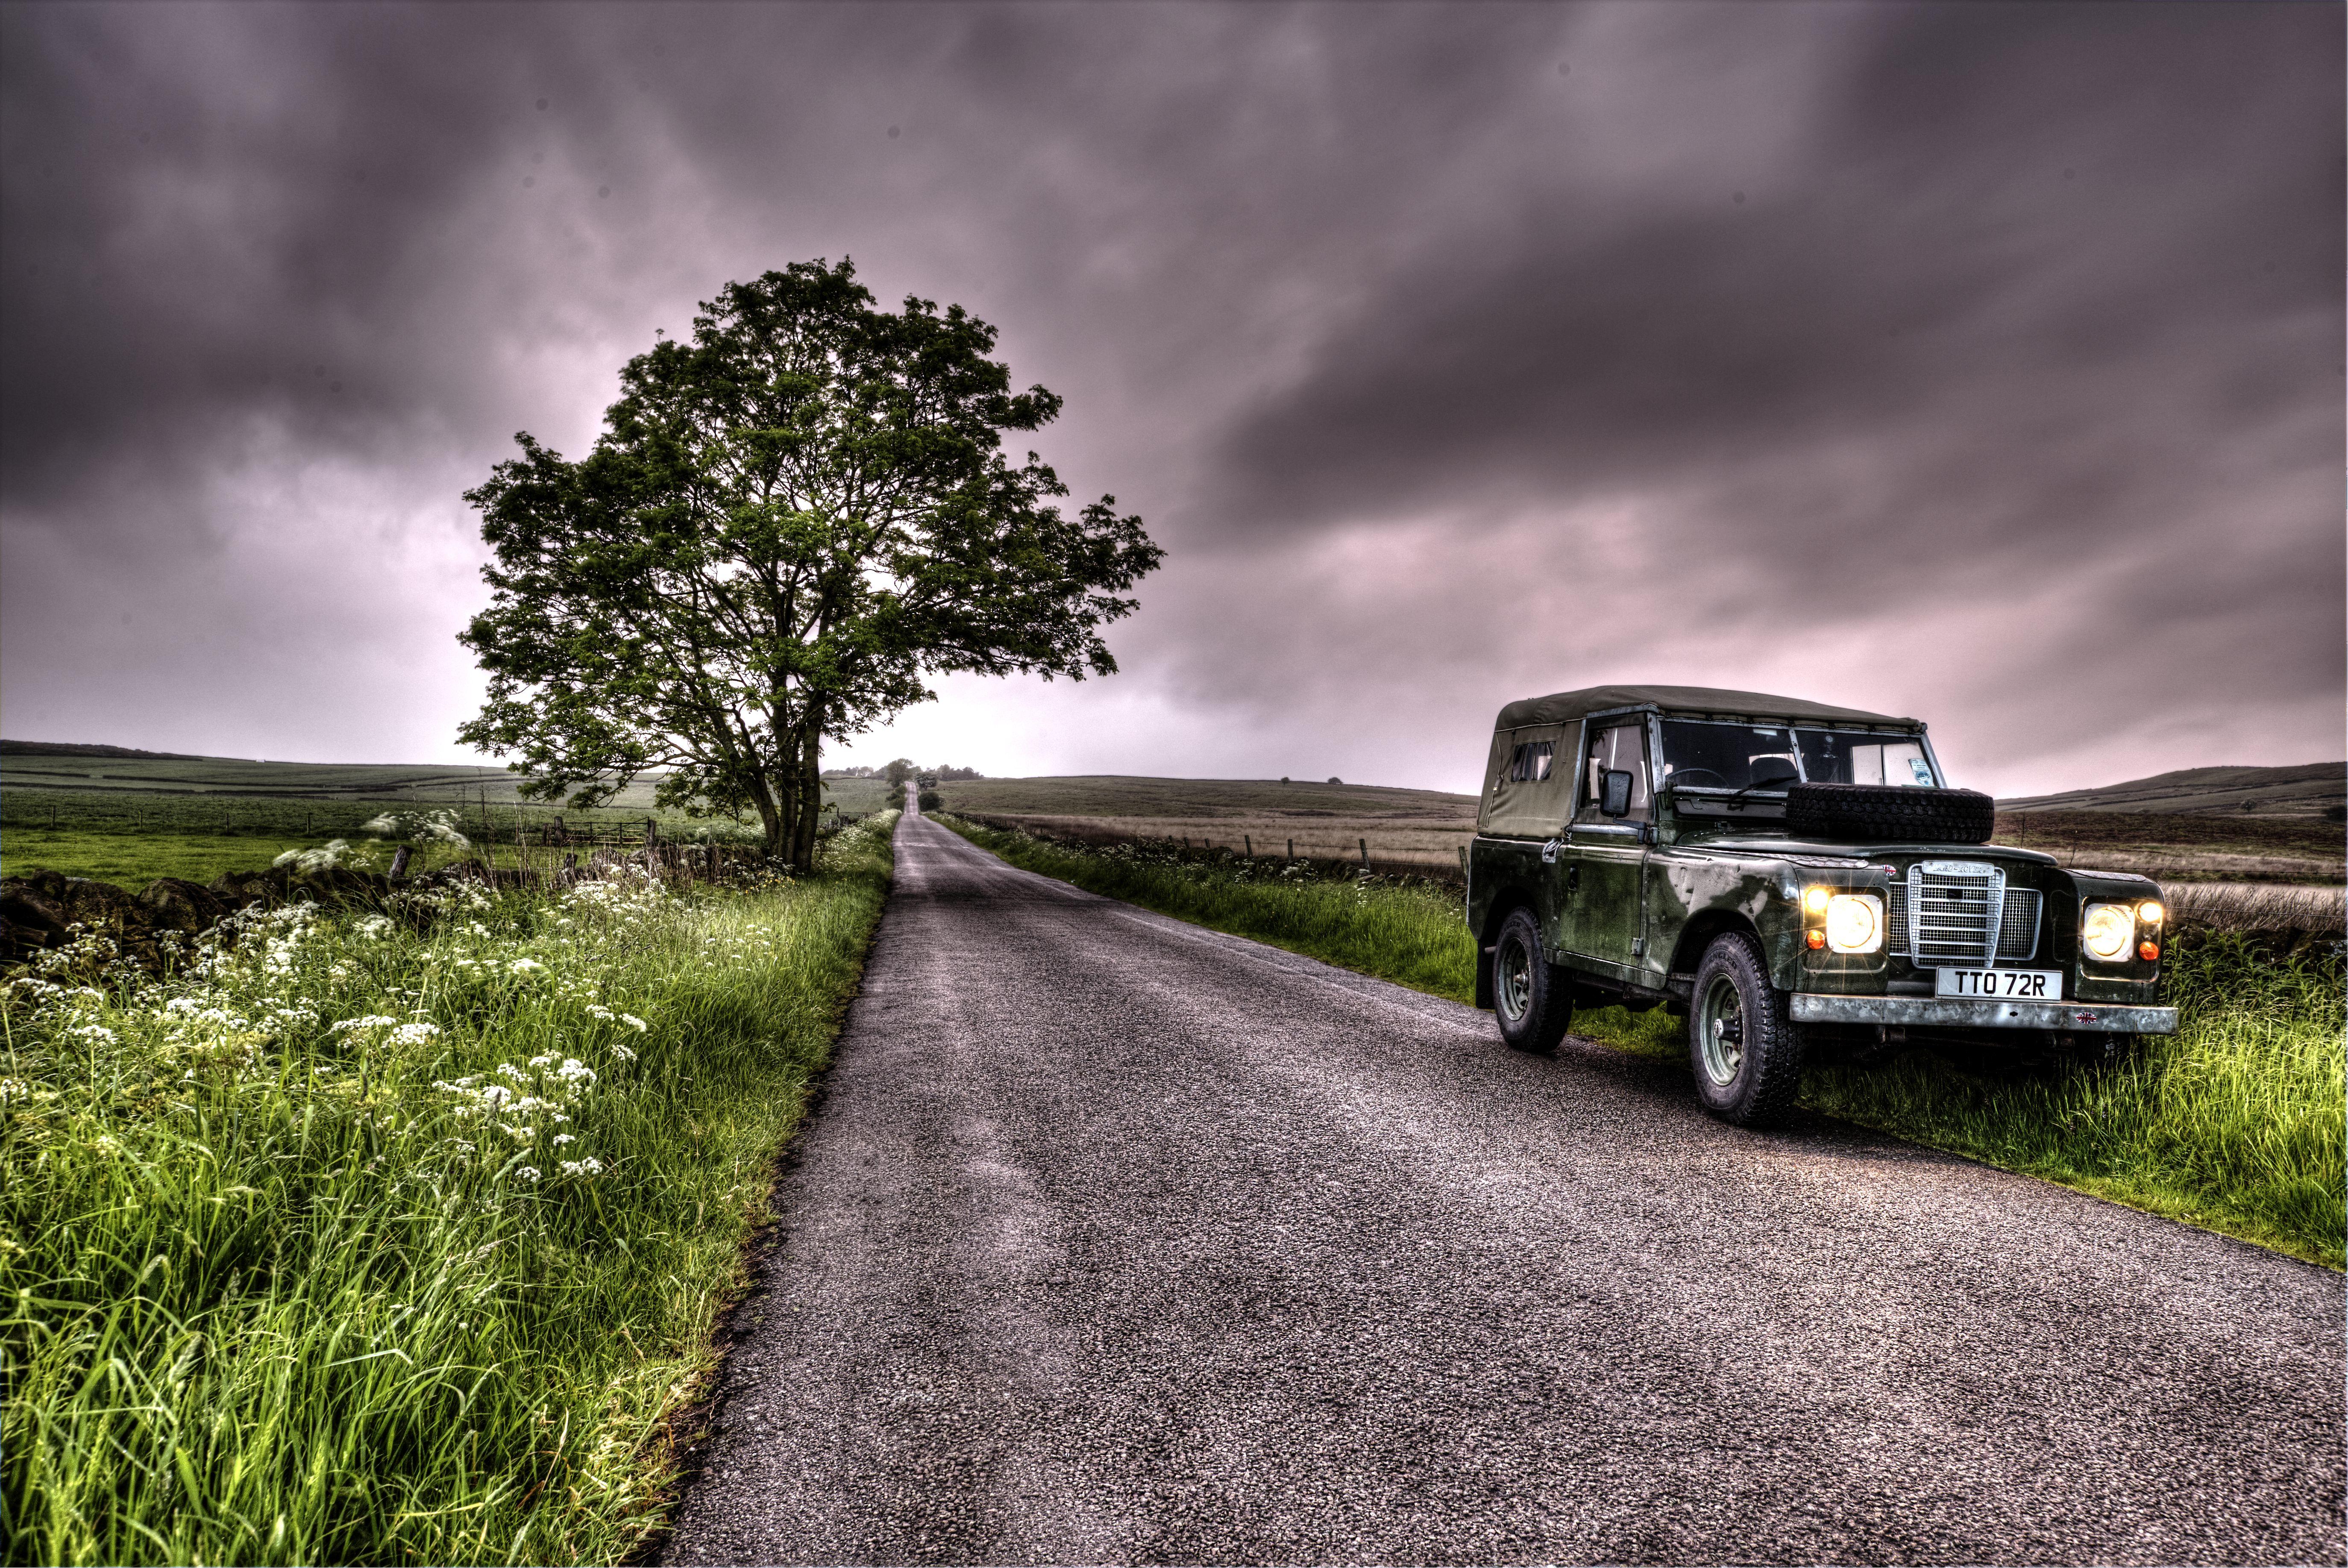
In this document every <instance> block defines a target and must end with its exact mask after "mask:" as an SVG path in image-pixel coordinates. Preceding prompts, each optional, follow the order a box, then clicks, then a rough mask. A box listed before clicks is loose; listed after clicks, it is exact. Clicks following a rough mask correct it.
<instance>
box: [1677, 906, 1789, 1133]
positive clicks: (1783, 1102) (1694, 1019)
mask: <svg viewBox="0 0 2348 1568" xmlns="http://www.w3.org/2000/svg"><path fill="white" fill-rule="evenodd" d="M1688 1065H1689V1066H1691V1067H1692V1068H1694V1069H1695V1093H1696V1098H1697V1099H1700V1100H1702V1101H1703V1102H1704V1109H1706V1110H1708V1111H1710V1112H1712V1114H1713V1115H1715V1116H1716V1117H1718V1118H1720V1119H1721V1120H1723V1121H1725V1122H1730V1123H1733V1124H1734V1125H1735V1126H1738V1127H1766V1126H1768V1125H1769V1124H1770V1123H1772V1122H1775V1121H1779V1120H1782V1119H1784V1118H1785V1115H1786V1113H1787V1111H1789V1110H1791V1109H1793V1107H1794V1096H1795V1094H1796V1093H1797V1091H1798V1090H1799V1089H1800V1088H1801V1087H1802V1026H1801V1025H1799V1024H1797V1023H1796V1022H1794V1020H1793V1019H1791V1018H1789V1017H1787V1016H1786V994H1785V993H1784V992H1783V991H1780V990H1778V989H1777V988H1776V986H1774V985H1770V984H1769V966H1768V965H1766V963H1764V962H1763V961H1762V957H1761V945H1760V944H1758V943H1756V942H1755V941H1754V940H1753V938H1752V937H1750V936H1747V935H1746V934H1744V933H1743V932H1738V931H1732V932H1727V933H1725V934H1722V935H1720V936H1716V937H1715V938H1714V939H1713V943H1712V945H1711V946H1710V947H1708V948H1706V949H1704V962H1703V963H1701V964H1699V965H1696V970H1695V996H1694V1001H1693V1002H1691V1003H1690V1004H1689V1006H1688Z"/></svg>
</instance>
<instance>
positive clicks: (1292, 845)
mask: <svg viewBox="0 0 2348 1568" xmlns="http://www.w3.org/2000/svg"><path fill="white" fill-rule="evenodd" d="M1288 858H1289V859H1290V860H1292V861H1293V860H1294V859H1295V858H1296V841H1295V840H1294V839H1291V840H1289V841H1288Z"/></svg>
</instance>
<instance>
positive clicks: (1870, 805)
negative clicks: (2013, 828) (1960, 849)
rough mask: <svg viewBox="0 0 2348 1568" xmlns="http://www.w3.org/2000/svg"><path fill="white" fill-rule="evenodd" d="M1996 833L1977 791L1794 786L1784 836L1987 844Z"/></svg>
mask: <svg viewBox="0 0 2348 1568" xmlns="http://www.w3.org/2000/svg"><path fill="white" fill-rule="evenodd" d="M1996 828H1997V802H1996V801H1995V800H1993V799H1991V798H1990V797H1988V796H1987V795H1984V794H1982V792H1981V791H1980V790H1978V789H1899V788H1897V787H1895V786H1892V785H1889V784H1796V785H1794V786H1792V787H1791V788H1790V789H1787V791H1786V830H1787V832H1789V833H1791V834H1793V835H1794V837H1796V838H1797V839H1835V840H1843V841H1854V840H1858V841H1863V840H1885V839H1890V840H1898V841H1907V842H1910V843H1924V844H1985V843H1987V842H1989V836H1990V834H1991V833H1992V832H1993V831H1994V830H1996Z"/></svg>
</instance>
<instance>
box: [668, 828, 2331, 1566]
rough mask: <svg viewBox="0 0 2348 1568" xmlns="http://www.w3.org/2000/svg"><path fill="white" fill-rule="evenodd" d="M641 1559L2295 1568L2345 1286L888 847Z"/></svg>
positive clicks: (2325, 1556)
mask: <svg viewBox="0 0 2348 1568" xmlns="http://www.w3.org/2000/svg"><path fill="white" fill-rule="evenodd" d="M780 1209H781V1212H782V1213H783V1214H784V1215H785V1227H786V1228H785V1231H784V1233H783V1234H782V1237H781V1239H780V1241H779V1243H778V1245H776V1246H774V1247H773V1248H772V1249H770V1250H769V1251H767V1253H765V1254H764V1255H763V1257H762V1259H761V1261H760V1263H759V1265H758V1269H759V1284H758V1288H757V1295H755V1296H754V1297H753V1298H752V1299H751V1300H750V1301H749V1302H748V1303H747V1305H746V1306H745V1307H744V1309H743V1312H742V1314H741V1323H742V1327H743V1334H742V1336H741V1337H740V1339H739V1340H738V1341H737V1342H736V1345H735V1346H734V1348H733V1351H732V1354H731V1356H730V1358H729V1360H728V1363H727V1367H726V1372H725V1374H724V1376H723V1381H722V1387H721V1393H720V1403H719V1405H718V1408H717V1412H716V1420H715V1426H714V1429H713V1435H712V1437H711V1439H710V1441H709V1443H708V1444H707V1446H706V1447H705V1449H704V1450H703V1451H702V1455H701V1461H700V1462H701V1464H702V1466H703V1470H702V1473H701V1478H700V1479H699V1480H697V1481H696V1482H695V1484H694V1485H693V1486H692V1488H691V1489H690V1490H689V1491H688V1492H687V1493H686V1496H685V1502H684V1505H683V1508H682V1511H681V1515H680V1518H679V1521H678V1523H677V1527H676V1531H675V1535H674V1536H673V1537H672V1538H671V1540H670V1542H669V1544H668V1547H667V1553H668V1560H670V1561H672V1562H675V1563H720V1562H767V1563H931V1562H949V1563H1118V1562H1134V1561H1140V1562H1182V1563H1231V1562H1270V1561H1278V1562H1295V1563H1322V1562H1347V1563H1351V1562H1364V1561H1376V1562H1498V1561H1524V1562H1553V1563H1554V1562H1565V1563H1574V1562H1690V1561H1718V1560H1724V1559H1739V1560H1745V1561H1789V1560H1799V1561H1804V1562H1811V1561H1818V1560H1821V1559H1824V1560H1833V1561H1865V1562H1910V1561H1914V1562H1951V1561H1982V1562H2052V1563H2077V1562H2085V1561H2090V1560H2092V1561H2097V1562H2118V1563H2253V1562H2334V1563H2336V1562H2339V1561H2341V1560H2342V1556H2343V1511H2342V1505H2343V1398H2342V1385H2343V1343H2342V1341H2343V1334H2342V1320H2343V1295H2342V1283H2341V1280H2340V1278H2339V1276H2337V1275H2335V1274H2332V1273H2330V1272H2328V1271H2325V1270H2322V1269H2318V1268H2314V1267H2311V1266H2308V1265H2305V1264H2298V1263H2294V1262H2291V1261H2290V1260H2288V1259H2285V1258H2282V1257H2279V1256H2276V1255H2274V1254H2272V1253H2266V1252H2263V1251H2260V1250H2259V1249H2257V1248H2254V1247H2250V1246H2248V1245H2244V1244H2241V1243H2235V1242H2231V1241H2229V1240H2226V1239H2224V1238H2222V1237H2219V1236H2215V1235H2210V1234H2208V1233H2203V1232H2199V1231H2195V1230H2190V1229H2188V1228H2186V1227H2184V1226H2181V1225H2176V1224H2172V1223H2169V1222H2166V1221H2162V1220H2157V1219H2153V1218H2150V1217H2147V1216H2146V1215H2143V1214H2139V1213H2137V1212H2132V1211H2129V1210H2127V1209H2121V1208H2116V1207H2113V1206H2111V1205H2108V1204H2105V1203H2101V1202H2096V1201H2095V1200H2093V1199H2090V1198H2086V1197H2084V1196H2081V1195H2080V1194H2077V1193H2075V1192H2070V1191H2064V1190H2062V1189H2060V1188H2055V1187H2049V1186H2046V1185H2044V1184H2041V1183H2039V1182H2035V1181H2028V1180H2025V1179H2024V1178H2021V1177H2018V1176H2011V1175H2007V1174H2004V1173H2003V1172H2000V1171H1992V1170H1988V1169H1985V1168H1983V1167H1981V1166H1977V1165H1972V1164H1969V1163H1966V1162H1964V1161H1958V1160H1954V1159H1952V1158H1948V1157H1945V1156H1942V1155H1939V1154H1935V1153H1932V1152H1930V1151H1927V1150H1918V1149H1915V1148H1911V1147H1909V1146H1907V1145H1904V1144H1901V1143H1898V1142H1896V1141H1893V1140H1889V1139H1884V1138H1879V1137H1877V1136H1874V1135H1871V1134H1869V1133H1866V1132H1862V1131H1859V1130H1851V1129H1849V1128H1844V1127H1839V1126H1836V1125H1832V1124H1828V1123H1823V1122H1813V1123H1810V1124H1807V1125H1803V1126H1800V1127H1797V1128H1795V1129H1793V1130H1787V1131H1783V1132H1778V1133H1770V1134H1755V1133H1750V1132H1745V1131H1740V1130H1735V1129H1732V1128H1728V1127H1725V1126H1723V1125H1721V1124H1719V1123H1717V1122H1715V1121H1713V1120H1711V1119H1708V1118H1706V1117H1705V1116H1704V1114H1703V1113H1702V1112H1701V1111H1699V1110H1698V1109H1696V1106H1695V1104H1694V1099H1693V1097H1692V1095H1691V1093H1690V1091H1689V1089H1688V1088H1687V1085H1686V1082H1685V1074H1684V1068H1673V1067H1671V1066H1668V1065H1664V1064H1657V1063H1653V1062H1647V1061H1641V1060H1637V1059H1632V1058H1628V1057H1622V1056H1619V1055H1616V1054H1613V1053H1611V1052H1608V1051H1606V1050H1604V1049H1602V1048H1601V1047H1596V1046H1591V1045H1587V1044H1585V1043H1581V1042H1578V1041H1569V1042H1568V1043H1567V1044H1566V1046H1565V1047H1564V1048H1563V1049H1562V1050H1561V1051H1560V1054H1559V1055H1558V1057H1556V1058H1554V1059H1542V1058H1537V1057H1527V1056H1521V1055H1517V1054H1514V1053H1511V1052H1509V1050H1507V1049H1505V1048H1504V1047H1502V1046H1501V1045H1500V1043H1499V1041H1498V1038H1497V1037H1496V1036H1495V1034H1494V1031H1493V1028H1492V1025H1491V1021H1490V1019H1489V1017H1488V1016H1486V1015H1482V1014H1478V1013H1476V1012H1473V1011H1471V1010H1469V1009H1468V1008H1465V1007H1460V1006H1455V1005H1453V1004H1450V1003H1447V1002H1441V1001H1437V1000H1435V999H1432V998H1429V997H1426V996H1422V995H1416V993H1412V992H1408V991H1404V990H1401V989H1398V988H1396V987H1394V986H1391V985H1382V984H1379V983H1377V982H1375V981H1371V980H1365V979H1363V978H1360V977H1358V976H1355V975H1348V974H1345V973H1343V972H1341V971H1337V970H1333V969H1330V968H1327V967H1325V966H1323V965H1318V964H1315V963H1313V962H1311V961H1310V960H1306V959H1303V958H1298V957H1295V956H1293V955H1292V954H1283V953H1280V952H1277V951H1275V950H1272V949H1268V948H1263V947H1261V946H1257V945H1255V944H1250V943H1246V942H1241V941H1239V940H1236V939H1233V938H1229V937H1224V936H1220V935H1217V934H1212V933H1208V932H1202V931H1200V930H1197V929H1195V928H1193V927H1189V926H1186V925H1183V924H1180V923H1177V922H1174V921H1170V920H1167V919H1164V918H1161V917H1159V916H1157V915H1153V914H1149V913H1144V912H1142V911H1138V910H1135V909H1132V908H1130V907H1128V906H1126V905H1122V904H1118V903H1111V902H1108V901H1106V900H1103V899H1099V898H1096V897H1093V896H1091V895H1089V894H1086V893H1083V892H1076V891H1075V890H1073V889H1071V888H1069V887H1067V886H1066V885H1065V884H1062V883H1058V882H1051V881H1047V880H1045V879H1044V878H1040V877H1035V876H1032V875H1029V874H1027V873H1025V872H1016V871H1014V870H1011V869H1010V868H1008V867H1006V866H1004V864H1002V863H1001V862H1000V861H996V860H994V858H993V857H991V856H988V855H986V854H984V853H983V852H981V851H978V850H975V849H973V848H972V847H970V846H969V845H967V844H965V843H964V842H963V841H961V840H959V839H957V838H955V837H953V835H952V834H950V833H949V832H947V831H946V830H944V829H942V828H941V827H939V826H937V825H936V824H935V823H933V822H929V821H925V820H920V819H918V818H913V817H908V818H907V819H906V820H904V822H903V824H902V826H901V829H900V832H899V838H898V860H897V883H896V888H895V892H894V893H893V895H892V897H891V902H890V905H889V911H888V914H887V917H886V919H885V920H884V922H883V924H882V927H881V931H880V937H879V940H878V944H877V946H876V948H875V950H874V953H873V954H872V961H871V965H870V969H869V971H868V972H867V975H866V981H865V986H864V993H863V995H862V996H861V997H860V1000H859V1001H858V1002H857V1004H856V1006H855V1008H854V1011H853V1013H852V1014H851V1016H850V1021H849V1025H848V1027H847V1030H846V1033H845V1034H844V1036H843V1037H842V1038H841V1040H840V1043H839V1054H838V1057H837V1059H836V1065H835V1066H834V1067H833V1068H832V1069H831V1071H830V1074H829V1078H828V1080H827V1085H826V1088H825V1090H824V1095H823V1099H822V1101H821V1103H820V1104H819V1106H818V1108H817V1109H816V1111H815V1114H814V1115H813V1116H812V1118H811V1119H810V1120H809V1123H808V1127H807V1129H806V1130H805V1131H804V1132H803V1133H802V1134H801V1136H800V1139H799V1141H798V1146H797V1151H796V1154H795V1156H794V1158H793V1160H792V1161H791V1163H790V1164H789V1166H788V1171H787V1174H786V1177H785V1181H784V1183H783V1187H782V1191H781V1193H780Z"/></svg>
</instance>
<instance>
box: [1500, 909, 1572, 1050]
mask: <svg viewBox="0 0 2348 1568" xmlns="http://www.w3.org/2000/svg"><path fill="white" fill-rule="evenodd" d="M1561 980H1562V976H1560V975H1559V974H1558V973H1557V971H1556V970H1555V969H1552V968H1551V967H1550V962H1549V955H1548V954H1546V953H1544V952H1542V951H1541V936H1540V922H1539V921H1537V920H1535V919H1534V918H1533V912H1532V911H1531V910H1529V909H1515V910H1510V911H1509V918H1508V919H1506V920H1504V921H1502V922H1501V923H1500V940H1499V943H1498V945H1496V946H1495V947H1494V948H1493V949H1492V1011H1493V1012H1495V1013H1497V1014H1498V1015H1499V1019H1500V1038H1502V1039H1504V1040H1506V1041H1508V1042H1509V1045H1510V1046H1512V1047H1515V1048H1516V1049H1518V1050H1520V1051H1537V1052H1540V1054H1542V1055H1544V1056H1546V1055H1547V1054H1549V1053H1550V1052H1551V1051H1554V1050H1556V1049H1557V1043H1558V1042H1559V1041H1560V1040H1561V1039H1563V1038H1565V1031H1566V1027H1567V1026H1568V1025H1570V1024H1571V1023H1572V1022H1573V991H1572V988H1571V987H1570V986H1568V985H1563V984H1561V983H1560V982H1561Z"/></svg>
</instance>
